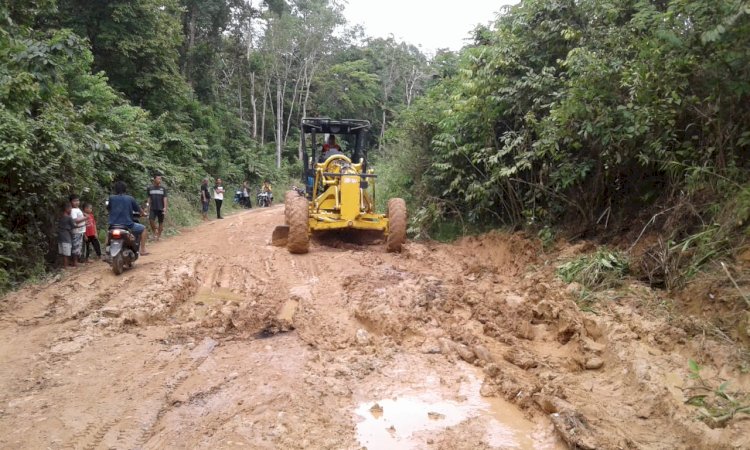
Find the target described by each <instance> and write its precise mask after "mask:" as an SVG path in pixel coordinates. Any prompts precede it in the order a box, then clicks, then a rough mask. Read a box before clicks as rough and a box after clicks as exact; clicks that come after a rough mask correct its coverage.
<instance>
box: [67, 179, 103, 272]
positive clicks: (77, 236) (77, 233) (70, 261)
mask: <svg viewBox="0 0 750 450" xmlns="http://www.w3.org/2000/svg"><path fill="white" fill-rule="evenodd" d="M80 206H81V199H80V197H79V196H78V195H76V194H73V195H71V196H70V197H69V198H68V201H67V202H65V203H64V204H63V207H62V211H61V215H60V219H59V220H58V222H57V252H58V253H59V254H60V255H61V256H62V258H63V267H76V266H77V265H78V263H79V262H81V263H84V262H89V255H90V251H91V248H92V247H93V248H94V251H95V252H96V255H97V257H99V258H101V256H102V250H101V246H100V244H99V238H98V237H97V235H96V218H95V217H94V211H93V208H92V206H91V203H84V205H83V210H81V208H80ZM84 244H85V247H84Z"/></svg>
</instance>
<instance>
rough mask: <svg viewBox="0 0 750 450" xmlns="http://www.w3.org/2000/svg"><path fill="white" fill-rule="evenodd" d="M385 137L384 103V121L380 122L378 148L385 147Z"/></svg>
mask: <svg viewBox="0 0 750 450" xmlns="http://www.w3.org/2000/svg"><path fill="white" fill-rule="evenodd" d="M384 137H385V104H383V122H382V123H381V124H380V139H378V150H382V149H383V138H384Z"/></svg>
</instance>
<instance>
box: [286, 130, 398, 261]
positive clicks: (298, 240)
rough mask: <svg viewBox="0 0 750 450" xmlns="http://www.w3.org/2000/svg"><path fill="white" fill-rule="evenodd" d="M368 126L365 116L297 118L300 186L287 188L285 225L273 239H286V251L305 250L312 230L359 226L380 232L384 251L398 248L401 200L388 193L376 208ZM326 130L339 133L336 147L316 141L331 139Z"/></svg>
mask: <svg viewBox="0 0 750 450" xmlns="http://www.w3.org/2000/svg"><path fill="white" fill-rule="evenodd" d="M369 129H370V122H368V121H366V120H355V119H342V120H333V119H329V118H321V117H315V118H304V119H302V126H301V131H302V132H301V139H302V163H303V166H304V171H303V182H304V185H305V188H304V189H296V190H291V191H289V192H287V193H286V195H285V197H284V208H285V209H284V216H285V219H286V225H285V226H279V227H276V229H275V230H274V233H273V241H274V242H277V243H284V242H285V243H286V247H287V249H288V250H289V252H291V253H307V251H308V249H309V245H310V236H311V235H312V234H313V233H315V232H324V231H333V232H336V231H341V232H344V231H345V230H362V231H370V232H380V233H382V235H383V236H384V237H385V240H386V249H387V250H388V251H391V252H399V251H401V246H402V244H403V243H404V242H405V240H406V203H405V202H404V200H403V199H400V198H392V199H390V200H388V211H387V212H386V213H385V214H377V213H376V212H375V180H376V175H375V174H374V173H373V171H372V170H370V169H368V167H367V151H366V149H365V140H366V137H367V132H368V131H369ZM331 135H334V136H335V137H337V138H338V143H337V144H336V145H335V146H334V145H329V144H322V142H321V143H319V142H318V140H319V138H323V137H326V142H330V141H331V139H330V136H331ZM307 138H309V142H308V140H307ZM308 144H309V145H308ZM346 148H349V149H351V151H350V152H348V151H347V150H346ZM347 153H349V154H350V155H351V156H348V155H347Z"/></svg>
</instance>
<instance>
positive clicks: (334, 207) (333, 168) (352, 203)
mask: <svg viewBox="0 0 750 450" xmlns="http://www.w3.org/2000/svg"><path fill="white" fill-rule="evenodd" d="M362 175H363V174H362V163H361V162H360V163H357V164H354V163H352V162H351V160H350V159H349V158H348V157H346V156H345V155H341V154H338V155H333V156H330V157H329V158H328V159H326V160H325V161H324V162H322V163H317V164H315V184H314V186H315V189H316V191H315V194H317V195H314V196H313V200H312V201H311V202H310V214H309V229H310V231H311V232H312V231H322V230H337V229H343V228H351V229H355V230H378V231H383V232H384V233H385V234H386V235H387V234H388V225H389V222H388V218H387V217H386V216H385V215H384V214H375V213H374V212H373V209H374V192H375V184H374V180H375V178H374V177H373V176H371V175H370V176H368V174H365V176H362Z"/></svg>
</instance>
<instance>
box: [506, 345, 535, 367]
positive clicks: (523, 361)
mask: <svg viewBox="0 0 750 450" xmlns="http://www.w3.org/2000/svg"><path fill="white" fill-rule="evenodd" d="M503 359H504V360H506V361H508V362H509V363H511V364H513V365H515V366H517V367H520V368H521V369H524V370H527V369H531V368H534V367H536V366H537V365H538V363H537V360H536V358H535V357H534V355H532V354H530V353H527V352H524V351H521V350H518V349H511V350H509V351H508V352H507V353H505V354H504V355H503Z"/></svg>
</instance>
